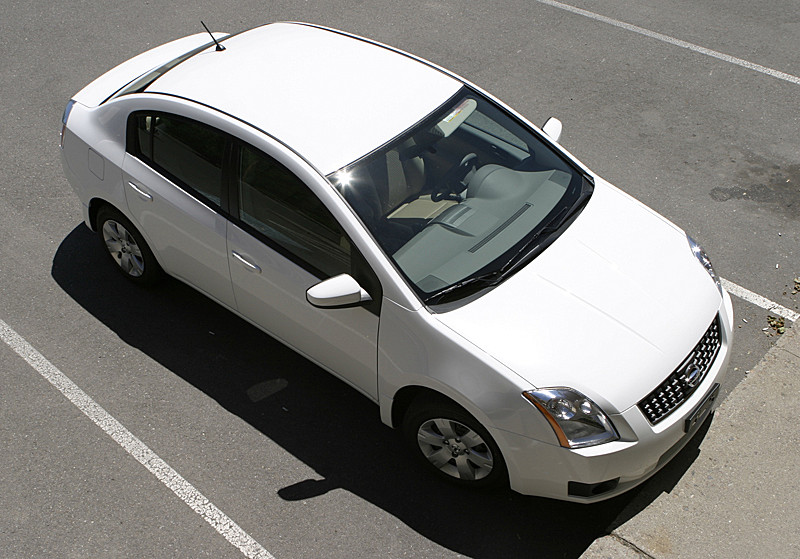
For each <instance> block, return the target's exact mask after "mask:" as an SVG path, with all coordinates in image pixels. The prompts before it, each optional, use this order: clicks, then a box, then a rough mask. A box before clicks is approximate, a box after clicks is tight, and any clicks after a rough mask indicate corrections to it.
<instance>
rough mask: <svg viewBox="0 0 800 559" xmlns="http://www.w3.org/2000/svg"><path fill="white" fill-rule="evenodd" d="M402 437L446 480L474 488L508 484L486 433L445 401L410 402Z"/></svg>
mask: <svg viewBox="0 0 800 559" xmlns="http://www.w3.org/2000/svg"><path fill="white" fill-rule="evenodd" d="M403 436H404V438H405V439H406V442H407V444H408V445H409V447H410V448H411V450H412V452H414V453H415V454H416V455H417V456H419V457H420V458H421V459H422V460H423V461H424V463H425V464H427V466H428V467H429V468H431V469H433V470H434V471H435V472H436V473H437V474H438V475H439V476H441V477H444V478H445V479H447V480H449V481H452V482H454V483H457V484H461V485H466V486H471V487H476V488H477V487H486V488H488V487H496V486H499V485H501V484H503V483H505V482H506V481H507V478H508V475H507V473H506V466H505V462H504V460H503V456H502V455H501V454H500V449H499V448H498V446H497V444H496V443H495V442H494V440H493V439H492V437H491V435H489V432H488V431H487V430H486V429H484V427H483V426H482V425H481V424H480V423H478V421H477V420H476V419H475V418H474V417H472V416H471V415H470V414H469V413H467V412H466V411H465V410H464V409H463V408H461V407H460V406H457V405H456V404H454V403H451V402H449V401H448V400H444V399H441V400H439V399H436V400H421V401H417V402H414V403H412V405H411V407H410V408H409V410H408V412H407V413H406V416H405V419H404V422H403Z"/></svg>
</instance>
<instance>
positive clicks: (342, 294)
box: [306, 274, 372, 309]
mask: <svg viewBox="0 0 800 559" xmlns="http://www.w3.org/2000/svg"><path fill="white" fill-rule="evenodd" d="M306 300H307V301H308V302H309V303H311V304H312V305H314V306H315V307H319V308H321V309H333V308H342V307H355V306H357V305H360V304H361V303H366V302H368V301H372V297H370V296H369V293H367V292H366V291H364V289H363V288H362V287H361V286H360V285H359V284H358V282H357V281H356V280H354V279H353V278H352V276H350V275H348V274H341V275H339V276H334V277H332V278H328V279H326V280H325V281H321V282H319V283H318V284H316V285H314V286H311V287H309V288H308V290H307V291H306Z"/></svg>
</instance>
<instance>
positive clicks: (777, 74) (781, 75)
mask: <svg viewBox="0 0 800 559" xmlns="http://www.w3.org/2000/svg"><path fill="white" fill-rule="evenodd" d="M536 1H537V2H539V3H540V4H547V5H548V6H553V7H554V8H558V9H560V10H566V11H568V12H572V13H574V14H578V15H582V16H584V17H588V18H591V19H594V20H597V21H602V22H603V23H607V24H609V25H614V26H615V27H621V28H622V29H627V30H628V31H633V32H634V33H639V34H640V35H644V36H645V37H650V38H651V39H657V40H659V41H663V42H665V43H669V44H671V45H675V46H677V47H681V48H685V49H689V50H691V51H694V52H698V53H700V54H705V55H706V56H711V57H713V58H718V59H719V60H724V61H725V62H730V63H731V64H736V65H737V66H741V67H742V68H747V69H748V70H755V71H756V72H761V73H762V74H766V75H768V76H772V77H773V78H778V79H779V80H784V81H787V82H790V83H793V84H796V85H800V78H799V77H797V76H793V75H792V74H787V73H786V72H781V71H779V70H774V69H772V68H767V67H766V66H762V65H760V64H755V63H753V62H749V61H747V60H743V59H741V58H736V57H735V56H731V55H729V54H725V53H722V52H718V51H715V50H711V49H707V48H705V47H701V46H700V45H695V44H694V43H689V42H687V41H682V40H680V39H676V38H675V37H670V36H669V35H664V34H663V33H658V32H656V31H650V30H649V29H645V28H644V27H639V26H637V25H631V24H630V23H625V22H624V21H619V20H616V19H612V18H610V17H606V16H603V15H600V14H596V13H594V12H590V11H589V10H584V9H582V8H576V7H575V6H570V5H569V4H562V3H561V2H556V1H555V0H536Z"/></svg>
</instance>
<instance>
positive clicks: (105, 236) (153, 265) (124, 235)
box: [97, 206, 163, 285]
mask: <svg viewBox="0 0 800 559" xmlns="http://www.w3.org/2000/svg"><path fill="white" fill-rule="evenodd" d="M97 234H98V235H99V237H100V240H101V242H102V243H103V247H105V249H106V252H107V253H108V255H109V256H110V257H111V259H112V260H113V261H114V263H115V264H116V265H117V269H118V270H119V271H120V272H122V275H124V276H125V277H126V278H128V279H129V280H131V281H132V282H135V283H140V284H143V285H152V284H154V283H156V282H157V281H158V280H159V279H160V278H161V275H162V273H163V272H162V271H161V267H160V266H159V265H158V262H157V261H156V258H155V256H153V252H152V251H151V250H150V247H148V246H147V243H146V242H145V240H144V238H143V237H142V234H141V233H139V231H138V230H137V229H136V227H134V226H133V224H132V223H131V222H130V220H128V218H126V217H125V216H124V215H122V213H121V212H119V211H118V210H116V209H114V208H112V207H110V206H105V207H103V208H101V209H100V211H99V212H98V213H97Z"/></svg>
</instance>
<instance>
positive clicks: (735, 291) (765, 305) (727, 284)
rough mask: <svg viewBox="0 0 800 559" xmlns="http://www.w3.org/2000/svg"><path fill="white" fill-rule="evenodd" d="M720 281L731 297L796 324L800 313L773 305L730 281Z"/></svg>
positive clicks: (772, 302) (722, 279) (799, 318)
mask: <svg viewBox="0 0 800 559" xmlns="http://www.w3.org/2000/svg"><path fill="white" fill-rule="evenodd" d="M720 281H722V287H724V288H725V291H727V292H728V293H730V294H731V295H736V296H737V297H739V298H740V299H744V300H745V301H747V302H749V303H753V304H754V305H756V306H759V307H761V308H762V309H766V310H768V311H769V312H771V313H774V314H777V315H778V316H782V317H783V318H785V319H787V320H791V321H792V322H797V321H798V320H800V313H797V312H794V311H793V310H791V309H787V308H786V307H783V306H781V305H779V304H778V303H775V302H774V301H770V300H769V299H767V298H766V297H762V296H761V295H759V294H758V293H753V292H752V291H750V290H749V289H745V288H744V287H742V286H741V285H736V284H735V283H733V282H732V281H728V280H726V279H725V278H720Z"/></svg>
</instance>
